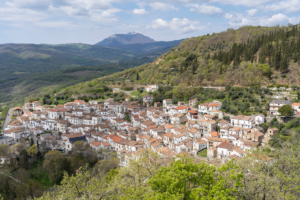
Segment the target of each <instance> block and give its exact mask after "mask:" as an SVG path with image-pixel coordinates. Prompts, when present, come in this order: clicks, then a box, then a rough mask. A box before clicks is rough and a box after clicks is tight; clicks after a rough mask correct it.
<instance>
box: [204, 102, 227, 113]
mask: <svg viewBox="0 0 300 200" xmlns="http://www.w3.org/2000/svg"><path fill="white" fill-rule="evenodd" d="M221 108H222V103H221V102H218V103H217V102H211V103H203V104H199V106H198V111H199V113H201V114H204V113H207V114H209V111H210V110H220V109H221Z"/></svg>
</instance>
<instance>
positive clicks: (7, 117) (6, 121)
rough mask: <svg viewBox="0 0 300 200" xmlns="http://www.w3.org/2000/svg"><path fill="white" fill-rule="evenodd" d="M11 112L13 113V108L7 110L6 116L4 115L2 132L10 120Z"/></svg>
mask: <svg viewBox="0 0 300 200" xmlns="http://www.w3.org/2000/svg"><path fill="white" fill-rule="evenodd" d="M12 111H13V108H10V109H9V110H8V112H7V115H6V118H5V121H4V124H3V130H4V129H5V128H6V127H7V125H8V123H9V122H10V120H11V115H12Z"/></svg>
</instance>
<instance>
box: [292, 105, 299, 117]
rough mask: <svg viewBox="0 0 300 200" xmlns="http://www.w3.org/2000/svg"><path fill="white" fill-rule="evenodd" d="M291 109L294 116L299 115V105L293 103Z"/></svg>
mask: <svg viewBox="0 0 300 200" xmlns="http://www.w3.org/2000/svg"><path fill="white" fill-rule="evenodd" d="M292 108H293V110H294V114H295V115H299V114H300V103H293V104H292Z"/></svg>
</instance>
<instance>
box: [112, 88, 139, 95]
mask: <svg viewBox="0 0 300 200" xmlns="http://www.w3.org/2000/svg"><path fill="white" fill-rule="evenodd" d="M134 91H137V90H131V91H124V90H120V88H114V92H116V93H117V92H124V93H125V94H127V95H128V96H131V97H134V96H132V95H131V94H130V93H131V92H134Z"/></svg>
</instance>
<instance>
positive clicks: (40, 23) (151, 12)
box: [0, 0, 300, 44]
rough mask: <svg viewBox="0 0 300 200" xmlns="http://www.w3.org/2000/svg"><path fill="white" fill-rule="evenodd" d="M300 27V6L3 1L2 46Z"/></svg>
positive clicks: (223, 1) (216, 0)
mask: <svg viewBox="0 0 300 200" xmlns="http://www.w3.org/2000/svg"><path fill="white" fill-rule="evenodd" d="M299 22H300V0H281V1H280V0H162V1H155V0H154V1H152V0H0V43H34V44H62V43H85V44H95V43H97V42H99V41H101V40H103V39H105V38H107V37H109V36H110V35H113V34H116V33H117V34H125V33H128V32H131V31H138V32H141V33H142V34H144V35H146V36H148V37H151V38H153V39H154V40H156V41H171V40H177V39H183V38H190V37H197V36H201V35H204V34H207V33H210V34H211V33H213V32H215V33H218V32H221V31H226V30H227V29H228V28H236V29H237V28H239V27H241V26H248V25H253V26H275V25H287V24H288V23H291V24H299Z"/></svg>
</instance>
